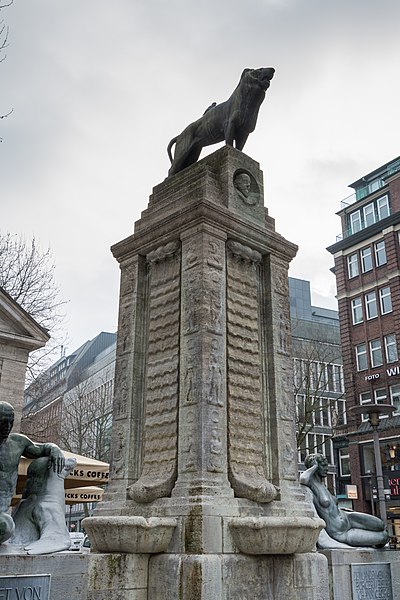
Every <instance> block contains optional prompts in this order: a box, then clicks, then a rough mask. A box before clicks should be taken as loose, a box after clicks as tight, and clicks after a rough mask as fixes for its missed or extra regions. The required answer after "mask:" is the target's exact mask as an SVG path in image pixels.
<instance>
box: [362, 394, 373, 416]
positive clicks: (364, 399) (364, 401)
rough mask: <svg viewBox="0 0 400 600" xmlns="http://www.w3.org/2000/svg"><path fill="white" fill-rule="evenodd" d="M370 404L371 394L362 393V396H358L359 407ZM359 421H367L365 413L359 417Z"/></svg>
mask: <svg viewBox="0 0 400 600" xmlns="http://www.w3.org/2000/svg"><path fill="white" fill-rule="evenodd" d="M371 402H372V397H371V393H370V392H363V393H362V394H360V404H361V406H362V405H363V404H371ZM361 420H362V421H368V414H367V413H363V414H362V415H361Z"/></svg>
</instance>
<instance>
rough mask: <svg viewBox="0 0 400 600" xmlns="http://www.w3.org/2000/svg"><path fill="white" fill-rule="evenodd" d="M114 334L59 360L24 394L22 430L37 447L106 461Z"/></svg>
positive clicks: (97, 339) (103, 334)
mask: <svg viewBox="0 0 400 600" xmlns="http://www.w3.org/2000/svg"><path fill="white" fill-rule="evenodd" d="M115 346H116V334H115V333H107V332H102V333H100V334H99V335H97V336H96V337H95V338H93V340H89V341H87V342H85V343H84V344H83V345H82V346H81V347H80V348H78V349H77V350H76V351H75V352H73V353H72V354H69V355H68V356H62V357H61V358H60V359H59V360H58V361H57V362H56V363H54V364H53V365H52V366H51V367H50V368H49V369H47V371H45V372H44V373H42V374H41V375H40V376H39V377H38V378H37V379H36V381H35V382H34V383H33V384H32V385H30V386H29V387H28V388H27V390H26V391H25V402H24V408H23V419H22V431H23V432H24V433H25V434H26V435H29V436H30V437H32V439H34V440H35V441H38V442H45V441H47V442H54V443H57V444H59V445H60V446H61V447H62V448H63V449H64V450H68V451H71V452H76V453H77V454H81V455H83V456H87V457H89V458H94V459H97V460H102V461H106V462H108V461H109V458H110V457H109V450H110V435H111V413H112V400H113V391H114V389H113V388H114V370H115Z"/></svg>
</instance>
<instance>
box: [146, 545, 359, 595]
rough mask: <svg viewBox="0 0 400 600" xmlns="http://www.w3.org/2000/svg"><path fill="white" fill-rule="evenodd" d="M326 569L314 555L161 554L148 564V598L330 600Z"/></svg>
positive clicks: (318, 555)
mask: <svg viewBox="0 0 400 600" xmlns="http://www.w3.org/2000/svg"><path fill="white" fill-rule="evenodd" d="M326 567H327V565H326V558H325V557H324V556H322V555H320V554H316V553H313V554H309V553H307V554H298V555H295V556H293V557H290V556H279V557H277V556H259V557H254V556H244V555H229V554H228V555H227V554H225V555H212V554H207V555H200V556H199V555H186V556H185V555H181V556H179V555H170V554H163V555H159V556H154V557H152V558H151V559H150V563H149V598H151V600H188V599H189V598H190V599H192V598H193V599H194V598H195V599H196V600H216V599H218V600H242V599H244V598H245V599H246V600H250V599H251V600H256V599H257V600H272V599H273V600H327V599H328V598H329V590H328V577H327V568H326ZM343 598H345V596H343ZM349 598H351V596H349Z"/></svg>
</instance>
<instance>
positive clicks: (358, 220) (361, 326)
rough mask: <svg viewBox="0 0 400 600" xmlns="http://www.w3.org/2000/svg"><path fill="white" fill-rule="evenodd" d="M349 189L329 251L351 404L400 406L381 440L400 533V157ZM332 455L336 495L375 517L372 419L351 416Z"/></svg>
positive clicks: (387, 422) (392, 511) (384, 420)
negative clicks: (352, 494) (352, 495)
mask: <svg viewBox="0 0 400 600" xmlns="http://www.w3.org/2000/svg"><path fill="white" fill-rule="evenodd" d="M350 187H351V188H353V189H354V194H353V195H352V196H350V197H349V198H346V200H345V201H343V202H342V207H341V210H340V211H339V212H338V215H339V216H340V218H341V225H342V233H341V235H340V236H338V239H337V241H336V243H335V244H333V245H332V246H330V247H329V248H328V251H329V252H330V253H331V254H333V256H334V260H335V267H334V273H335V275H336V284H337V298H338V308H339V321H340V333H341V340H342V356H343V369H344V385H345V393H346V400H347V407H348V408H350V407H351V406H357V405H363V404H368V403H371V402H375V403H383V404H393V405H394V407H395V412H394V413H393V417H392V418H390V419H389V418H387V417H381V423H380V426H379V436H380V449H381V457H382V464H383V471H384V487H385V490H386V491H387V509H388V515H389V517H390V518H391V519H392V521H393V522H394V524H395V526H396V528H395V529H396V534H400V520H399V521H398V523H397V522H396V520H395V519H396V516H399V517H400V495H399V486H398V485H396V481H398V480H399V477H400V362H399V347H398V344H399V342H400V157H399V158H396V159H394V160H392V161H390V162H389V163H386V164H385V165H383V166H381V167H379V168H377V169H375V170H374V171H373V172H371V173H369V174H367V175H365V176H364V177H362V178H361V179H359V180H357V181H355V182H354V183H353V184H351V185H350ZM335 451H336V453H337V462H338V465H339V473H338V475H339V477H338V482H339V489H338V492H339V495H340V496H341V497H342V498H346V497H348V495H347V494H346V489H347V490H348V489H349V488H346V486H347V485H349V484H351V485H353V486H354V485H355V486H357V495H358V499H354V500H353V507H354V508H355V509H356V510H361V511H363V512H370V513H373V514H374V513H377V508H378V507H377V504H376V499H375V496H376V481H375V477H374V469H375V462H374V453H373V444H372V429H371V426H370V425H369V423H368V416H367V415H361V416H357V417H354V418H352V419H350V418H348V423H347V425H345V426H343V427H342V430H341V435H339V436H338V437H337V439H336V443H335ZM399 481H400V480H399ZM385 494H386V492H385Z"/></svg>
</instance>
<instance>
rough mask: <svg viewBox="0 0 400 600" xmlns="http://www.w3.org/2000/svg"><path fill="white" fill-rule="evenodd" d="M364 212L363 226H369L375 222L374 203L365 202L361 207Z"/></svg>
mask: <svg viewBox="0 0 400 600" xmlns="http://www.w3.org/2000/svg"><path fill="white" fill-rule="evenodd" d="M363 213H364V227H369V226H370V225H373V224H374V223H375V210H374V203H373V202H371V204H366V205H365V206H364V208H363Z"/></svg>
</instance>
